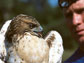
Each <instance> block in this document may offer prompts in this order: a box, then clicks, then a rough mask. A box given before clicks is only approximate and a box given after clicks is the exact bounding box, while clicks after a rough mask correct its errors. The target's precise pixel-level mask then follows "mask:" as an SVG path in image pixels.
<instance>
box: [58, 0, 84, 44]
mask: <svg viewBox="0 0 84 63" xmlns="http://www.w3.org/2000/svg"><path fill="white" fill-rule="evenodd" d="M59 5H60V7H61V8H62V10H63V12H64V15H65V18H66V23H67V25H68V27H69V29H70V31H71V33H72V36H73V37H74V38H75V39H76V40H77V42H78V43H79V44H80V45H84V0H59Z"/></svg>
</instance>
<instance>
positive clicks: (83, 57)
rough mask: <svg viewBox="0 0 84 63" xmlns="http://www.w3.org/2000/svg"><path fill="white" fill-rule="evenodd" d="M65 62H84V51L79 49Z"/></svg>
mask: <svg viewBox="0 0 84 63" xmlns="http://www.w3.org/2000/svg"><path fill="white" fill-rule="evenodd" d="M64 63H84V53H83V52H81V51H79V49H78V50H77V51H76V52H75V53H74V54H73V55H72V56H71V57H70V58H68V59H67V60H66V61H65V62H64Z"/></svg>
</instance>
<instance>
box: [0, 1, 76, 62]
mask: <svg viewBox="0 0 84 63" xmlns="http://www.w3.org/2000/svg"><path fill="white" fill-rule="evenodd" d="M18 14H26V15H30V16H33V17H35V18H36V19H37V20H38V21H39V22H40V24H41V25H42V27H43V28H44V33H43V35H45V34H47V33H48V32H49V31H50V30H57V31H58V32H59V33H60V34H61V36H62V38H63V45H64V49H65V51H64V54H63V61H64V60H66V59H67V58H68V57H69V56H71V55H72V53H73V52H74V50H75V49H76V48H77V44H76V43H75V41H74V40H73V38H72V37H71V34H70V32H69V30H68V29H67V26H66V23H65V19H64V16H63V14H62V11H61V9H60V8H59V6H58V0H0V28H1V27H2V25H3V24H4V22H5V21H7V20H10V19H12V18H13V17H15V16H17V15H18Z"/></svg>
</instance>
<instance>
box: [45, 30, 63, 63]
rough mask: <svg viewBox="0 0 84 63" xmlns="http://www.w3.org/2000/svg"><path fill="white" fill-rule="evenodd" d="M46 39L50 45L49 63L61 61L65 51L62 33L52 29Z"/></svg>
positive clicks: (59, 62)
mask: <svg viewBox="0 0 84 63" xmlns="http://www.w3.org/2000/svg"><path fill="white" fill-rule="evenodd" d="M45 41H46V42H47V43H48V45H49V47H50V50H49V63H61V61H62V55H63V51H64V49H63V41H62V37H61V35H60V34H59V33H58V32H56V31H51V32H50V33H49V34H48V35H47V37H46V38H45Z"/></svg>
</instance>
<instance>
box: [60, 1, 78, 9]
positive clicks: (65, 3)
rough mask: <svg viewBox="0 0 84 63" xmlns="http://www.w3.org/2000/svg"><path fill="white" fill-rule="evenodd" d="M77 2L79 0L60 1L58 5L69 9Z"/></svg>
mask: <svg viewBox="0 0 84 63" xmlns="http://www.w3.org/2000/svg"><path fill="white" fill-rule="evenodd" d="M76 1H77V0H58V4H59V6H60V7H61V8H67V7H69V6H70V5H71V4H72V3H74V2H76Z"/></svg>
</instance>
